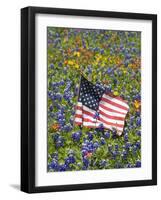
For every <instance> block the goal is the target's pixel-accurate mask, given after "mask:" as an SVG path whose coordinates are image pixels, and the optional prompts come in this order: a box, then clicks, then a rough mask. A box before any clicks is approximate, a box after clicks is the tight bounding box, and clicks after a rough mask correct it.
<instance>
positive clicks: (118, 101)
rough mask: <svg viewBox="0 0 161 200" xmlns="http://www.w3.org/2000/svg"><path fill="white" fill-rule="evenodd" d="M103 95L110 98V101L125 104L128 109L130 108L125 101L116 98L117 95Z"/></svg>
mask: <svg viewBox="0 0 161 200" xmlns="http://www.w3.org/2000/svg"><path fill="white" fill-rule="evenodd" d="M103 97H104V98H106V99H108V100H110V101H113V102H114V103H117V104H119V105H121V106H124V107H126V108H127V109H129V106H128V105H127V104H126V103H125V102H123V101H121V100H119V99H116V98H115V97H110V96H108V95H107V94H104V95H103Z"/></svg>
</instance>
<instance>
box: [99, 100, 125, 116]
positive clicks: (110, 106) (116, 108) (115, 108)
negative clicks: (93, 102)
mask: <svg viewBox="0 0 161 200" xmlns="http://www.w3.org/2000/svg"><path fill="white" fill-rule="evenodd" d="M100 104H102V105H104V106H106V107H108V108H111V109H113V110H115V111H119V112H122V113H125V114H126V113H127V111H126V110H123V109H121V108H118V107H116V106H114V105H112V104H109V103H107V102H105V101H102V100H101V101H100Z"/></svg>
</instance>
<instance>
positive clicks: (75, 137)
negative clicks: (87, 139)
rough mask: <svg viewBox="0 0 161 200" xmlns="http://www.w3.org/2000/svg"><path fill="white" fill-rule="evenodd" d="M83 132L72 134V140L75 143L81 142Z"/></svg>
mask: <svg viewBox="0 0 161 200" xmlns="http://www.w3.org/2000/svg"><path fill="white" fill-rule="evenodd" d="M81 134H82V133H81V131H77V132H75V133H73V134H72V138H73V140H74V141H75V142H77V141H79V140H80V137H81Z"/></svg>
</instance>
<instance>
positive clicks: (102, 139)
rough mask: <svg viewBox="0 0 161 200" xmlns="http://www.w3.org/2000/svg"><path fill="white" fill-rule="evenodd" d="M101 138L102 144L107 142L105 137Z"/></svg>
mask: <svg viewBox="0 0 161 200" xmlns="http://www.w3.org/2000/svg"><path fill="white" fill-rule="evenodd" d="M100 140H101V144H102V145H104V144H106V141H105V139H104V138H103V137H101V138H100Z"/></svg>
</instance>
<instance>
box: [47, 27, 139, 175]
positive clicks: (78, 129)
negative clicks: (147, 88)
mask: <svg viewBox="0 0 161 200" xmlns="http://www.w3.org/2000/svg"><path fill="white" fill-rule="evenodd" d="M47 52H48V53H47V59H48V60H47V63H48V66H47V74H48V94H47V95H48V110H47V112H48V121H47V123H48V125H47V127H48V166H47V168H48V172H58V171H76V170H98V169H117V168H134V167H141V33H140V32H131V31H112V30H90V29H76V28H57V27H48V28H47ZM81 74H83V75H84V76H85V77H86V78H87V79H88V80H90V81H91V82H92V83H93V84H96V85H98V86H100V87H104V88H105V89H106V91H107V92H110V93H113V94H114V95H115V96H119V97H122V98H123V99H124V100H126V101H127V103H128V105H129V111H128V113H127V116H126V119H125V126H124V131H123V133H122V135H121V136H118V135H117V132H116V130H115V129H113V130H107V129H105V128H103V127H100V128H96V129H93V128H87V127H83V126H77V125H75V123H74V116H75V107H76V104H77V100H78V92H79V86H80V85H79V84H80V77H81Z"/></svg>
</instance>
